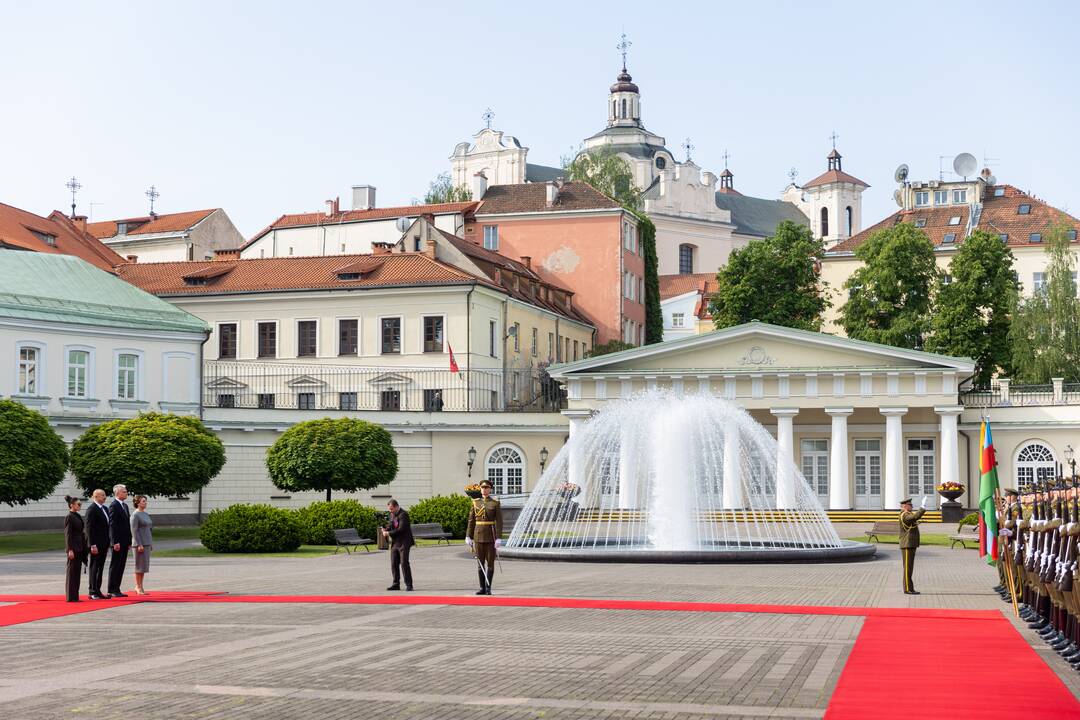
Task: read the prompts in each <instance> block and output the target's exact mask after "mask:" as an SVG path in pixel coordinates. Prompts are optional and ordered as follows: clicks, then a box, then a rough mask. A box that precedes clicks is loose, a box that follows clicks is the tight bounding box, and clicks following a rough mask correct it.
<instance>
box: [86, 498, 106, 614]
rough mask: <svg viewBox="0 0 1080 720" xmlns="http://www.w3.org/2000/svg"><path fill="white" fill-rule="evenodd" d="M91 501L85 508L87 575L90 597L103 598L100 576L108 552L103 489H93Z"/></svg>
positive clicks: (94, 598) (92, 598) (93, 598)
mask: <svg viewBox="0 0 1080 720" xmlns="http://www.w3.org/2000/svg"><path fill="white" fill-rule="evenodd" d="M91 497H92V498H93V502H91V503H90V507H88V508H86V522H85V525H86V546H87V547H88V548H90V557H89V559H88V562H87V571H86V573H87V575H88V576H89V578H88V584H89V588H88V589H89V591H90V599H91V600H104V599H105V596H104V595H102V594H101V576H102V575H103V574H104V570H105V557H106V556H107V555H108V554H109V509H108V508H107V507H105V491H104V490H95V491H94V492H93V494H92V496H91Z"/></svg>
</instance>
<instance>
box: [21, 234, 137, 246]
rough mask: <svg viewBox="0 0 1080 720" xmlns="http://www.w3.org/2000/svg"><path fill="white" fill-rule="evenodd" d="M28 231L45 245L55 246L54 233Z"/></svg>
mask: <svg viewBox="0 0 1080 720" xmlns="http://www.w3.org/2000/svg"><path fill="white" fill-rule="evenodd" d="M30 232H31V233H32V234H33V236H34V237H36V238H37V239H38V240H40V241H41V242H43V243H45V244H46V245H49V246H50V247H56V236H55V235H50V234H49V233H43V232H38V231H37V230H31V231H30ZM117 234H118V235H119V234H120V233H117Z"/></svg>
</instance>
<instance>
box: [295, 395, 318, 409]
mask: <svg viewBox="0 0 1080 720" xmlns="http://www.w3.org/2000/svg"><path fill="white" fill-rule="evenodd" d="M296 409H297V410H315V409H316V408H315V393H313V392H302V393H296Z"/></svg>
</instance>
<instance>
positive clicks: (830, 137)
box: [829, 130, 840, 150]
mask: <svg viewBox="0 0 1080 720" xmlns="http://www.w3.org/2000/svg"><path fill="white" fill-rule="evenodd" d="M838 137H840V136H839V135H837V134H836V131H835V130H833V131H832V135H830V136H829V139H830V140H832V149H833V150H835V149H836V139H837V138H838Z"/></svg>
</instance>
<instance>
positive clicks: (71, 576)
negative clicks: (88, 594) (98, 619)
mask: <svg viewBox="0 0 1080 720" xmlns="http://www.w3.org/2000/svg"><path fill="white" fill-rule="evenodd" d="M64 499H65V500H67V504H68V511H69V512H68V514H67V517H66V518H64V546H65V547H66V548H67V582H66V583H65V584H66V585H67V601H68V602H79V580H80V575H81V574H82V566H83V565H84V564H85V563H86V536H85V535H83V519H82V515H80V514H79V508H81V507H82V500H80V499H79V498H77V497H71V496H70V495H68V496H66V497H65V498H64Z"/></svg>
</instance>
